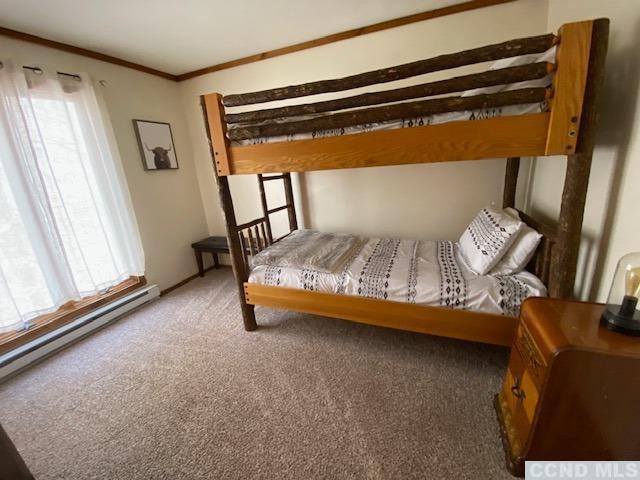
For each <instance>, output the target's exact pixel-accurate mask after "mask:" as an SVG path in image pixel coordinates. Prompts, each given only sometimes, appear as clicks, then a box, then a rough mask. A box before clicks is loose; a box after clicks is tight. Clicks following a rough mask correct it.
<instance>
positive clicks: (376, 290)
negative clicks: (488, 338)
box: [249, 230, 547, 316]
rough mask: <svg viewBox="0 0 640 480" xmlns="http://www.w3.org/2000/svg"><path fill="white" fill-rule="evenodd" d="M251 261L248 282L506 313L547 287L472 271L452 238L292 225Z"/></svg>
mask: <svg viewBox="0 0 640 480" xmlns="http://www.w3.org/2000/svg"><path fill="white" fill-rule="evenodd" d="M251 265H252V268H251V274H250V276H249V282H252V283H260V284H264V285H272V286H280V287H288V288H296V289H302V290H309V291H317V292H324V293H334V294H344V295H353V296H359V297H367V298H377V299H382V300H391V301H396V302H406V303H414V304H418V305H425V306H434V307H444V308H452V309H460V310H474V311H480V312H485V313H492V314H499V315H500V314H501V315H509V316H517V315H518V314H519V312H520V305H522V302H523V301H524V300H525V299H526V298H527V297H530V296H546V293H547V292H546V288H545V286H544V285H543V283H542V282H541V281H540V280H539V279H538V278H537V277H536V276H535V275H533V274H531V273H529V272H526V271H523V272H520V273H517V274H515V275H477V274H476V273H474V272H472V271H471V270H470V269H469V268H468V267H467V266H466V265H465V263H464V261H463V260H462V258H461V256H460V255H459V252H458V245H457V244H456V243H455V242H451V241H425V240H400V239H393V238H364V237H358V236H354V235H348V234H333V233H320V232H316V231H313V230H296V231H294V232H293V233H292V234H291V235H289V236H287V237H285V238H284V239H283V240H281V241H280V242H278V243H275V244H274V245H271V246H270V247H268V248H267V249H265V250H263V251H262V252H260V253H259V254H257V255H255V256H254V257H253V258H252V260H251Z"/></svg>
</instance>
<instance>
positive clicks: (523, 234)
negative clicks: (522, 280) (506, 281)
mask: <svg viewBox="0 0 640 480" xmlns="http://www.w3.org/2000/svg"><path fill="white" fill-rule="evenodd" d="M504 212H505V213H507V214H508V215H511V216H512V217H514V218H516V219H518V220H519V219H520V215H518V211H517V210H515V209H513V208H505V209H504ZM541 239H542V235H541V234H539V233H538V232H537V231H535V230H534V229H533V228H531V227H530V226H529V225H527V224H524V225H523V226H522V230H520V233H519V234H518V236H517V237H516V239H515V240H514V242H513V244H512V245H511V247H509V250H508V251H507V253H505V254H504V256H503V257H502V258H501V259H500V261H499V262H498V263H497V264H496V266H495V267H493V268H492V269H491V271H490V272H489V275H513V274H516V273H519V272H521V271H522V270H524V269H525V267H526V266H527V264H528V263H529V261H530V260H531V258H532V257H533V254H534V253H536V248H538V244H539V243H540V240H541Z"/></svg>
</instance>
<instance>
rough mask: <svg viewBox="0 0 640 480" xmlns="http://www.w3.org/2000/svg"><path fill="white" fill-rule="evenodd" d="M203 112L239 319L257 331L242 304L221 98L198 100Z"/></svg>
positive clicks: (250, 310) (240, 252) (241, 266)
mask: <svg viewBox="0 0 640 480" xmlns="http://www.w3.org/2000/svg"><path fill="white" fill-rule="evenodd" d="M201 101H202V106H203V109H204V113H205V115H204V121H205V125H206V127H207V128H206V131H207V137H208V139H209V146H210V148H211V154H212V158H213V162H214V168H213V170H214V172H215V175H216V183H217V185H218V195H219V196H220V206H221V207H222V213H223V214H224V219H225V224H226V230H227V241H228V242H229V253H230V255H231V266H232V267H233V274H234V277H235V279H236V284H237V286H238V295H239V297H240V308H241V309H242V320H243V322H244V329H245V330H247V331H251V330H255V329H256V328H257V326H258V325H257V323H256V316H255V312H254V306H253V305H249V304H248V303H247V302H246V301H245V295H244V282H246V281H247V280H248V279H249V276H248V272H247V266H246V263H245V260H244V255H245V251H244V247H243V246H242V245H241V243H240V237H239V236H238V233H239V232H238V228H237V227H238V224H237V221H236V214H235V211H234V209H233V198H232V196H231V190H230V189H229V179H228V177H227V175H228V174H229V173H230V172H229V163H228V152H229V141H228V140H227V138H226V132H225V130H226V124H225V123H224V119H223V116H224V108H223V106H222V97H221V95H219V94H217V93H212V94H209V95H204V96H202V97H201Z"/></svg>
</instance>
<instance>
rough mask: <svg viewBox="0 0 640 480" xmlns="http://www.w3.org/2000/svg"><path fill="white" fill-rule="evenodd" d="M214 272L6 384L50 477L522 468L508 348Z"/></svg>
mask: <svg viewBox="0 0 640 480" xmlns="http://www.w3.org/2000/svg"><path fill="white" fill-rule="evenodd" d="M258 323H259V325H260V328H259V329H258V330H257V331H256V332H252V333H247V332H245V331H244V330H243V329H242V326H241V325H242V322H241V320H240V316H239V308H238V303H237V295H236V291H235V290H234V286H233V278H232V276H231V272H230V271H229V270H228V269H224V270H220V271H212V272H210V273H208V274H207V276H206V277H205V278H204V279H198V280H195V281H193V282H191V283H190V284H188V285H187V286H185V287H182V288H180V289H178V290H175V291H174V292H173V293H171V294H169V295H167V296H166V297H163V298H162V299H160V300H159V301H157V302H155V303H153V304H151V305H149V306H147V307H145V308H143V309H141V310H139V311H137V312H135V313H133V314H131V315H129V316H128V317H126V318H123V319H122V320H120V321H118V322H116V323H114V324H112V325H111V326H109V327H107V328H105V329H103V330H102V331H100V332H98V333H96V334H94V335H92V336H91V337H89V338H87V339H85V340H83V341H81V342H79V343H76V344H75V345H73V346H71V347H70V348H68V349H66V350H64V351H63V352H60V353H59V354H57V355H55V356H53V357H52V358H50V359H48V360H46V361H45V362H43V363H41V364H40V365H38V366H36V367H34V368H32V369H31V370H28V371H26V372H24V373H23V374H21V375H20V376H18V377H15V378H13V379H11V380H9V381H8V382H6V383H5V384H3V385H1V386H0V422H2V424H3V425H4V427H5V429H6V430H7V432H8V433H9V435H10V436H11V437H12V438H13V440H14V442H15V443H16V446H17V447H18V449H19V450H20V452H21V453H22V455H23V457H24V458H25V461H26V462H27V464H28V465H29V467H30V468H31V470H32V472H33V473H34V474H35V476H36V478H38V479H40V480H43V479H51V478H56V479H65V480H68V479H82V480H87V479H98V478H99V479H183V478H184V479H222V478H238V479H251V478H265V479H279V478H291V479H309V478H328V479H344V478H354V479H359V478H371V479H382V478H385V479H387V478H388V479H409V478H426V479H431V478H433V479H443V478H455V479H459V478H469V479H480V478H482V479H491V478H511V477H510V476H509V475H508V474H507V472H506V470H505V469H504V466H503V453H502V447H501V443H500V439H499V434H498V427H497V423H496V419H495V415H494V412H493V409H492V404H491V402H492V397H493V395H494V393H495V392H496V391H497V390H498V389H499V386H500V382H501V377H502V375H503V372H504V369H505V367H506V362H507V351H506V349H501V348H496V347H489V346H484V345H477V344H472V343H466V342H458V341H454V340H447V339H441V338H435V337H428V336H423V335H417V334H415V335H414V334H410V333H405V332H398V331H393V330H387V329H382V328H375V327H369V326H364V325H357V324H353V323H349V322H343V321H339V320H330V319H325V318H320V317H314V316H310V315H302V314H296V313H288V312H279V311H275V310H267V309H259V310H258Z"/></svg>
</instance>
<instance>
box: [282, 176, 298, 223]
mask: <svg viewBox="0 0 640 480" xmlns="http://www.w3.org/2000/svg"><path fill="white" fill-rule="evenodd" d="M282 179H283V180H284V197H285V200H286V202H287V214H288V215H289V231H291V232H293V231H294V230H297V229H298V219H297V217H296V204H295V202H294V201H293V188H292V186H291V174H290V173H289V172H286V173H284V174H283V175H282Z"/></svg>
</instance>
